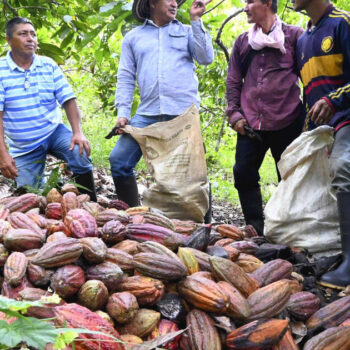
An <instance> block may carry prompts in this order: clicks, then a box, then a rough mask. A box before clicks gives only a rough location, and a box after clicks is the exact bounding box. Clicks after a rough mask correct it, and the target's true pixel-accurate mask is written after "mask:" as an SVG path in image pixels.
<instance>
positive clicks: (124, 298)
mask: <svg viewBox="0 0 350 350" xmlns="http://www.w3.org/2000/svg"><path fill="white" fill-rule="evenodd" d="M106 309H107V312H108V314H109V315H110V316H111V317H112V318H113V319H115V320H116V321H117V322H118V323H120V324H125V323H128V322H130V321H131V320H132V319H133V318H134V317H135V316H136V314H137V311H138V310H139V304H138V303H137V300H136V297H135V296H134V295H133V294H131V293H129V292H121V293H113V294H112V295H111V296H110V297H109V298H108V303H107V306H106Z"/></svg>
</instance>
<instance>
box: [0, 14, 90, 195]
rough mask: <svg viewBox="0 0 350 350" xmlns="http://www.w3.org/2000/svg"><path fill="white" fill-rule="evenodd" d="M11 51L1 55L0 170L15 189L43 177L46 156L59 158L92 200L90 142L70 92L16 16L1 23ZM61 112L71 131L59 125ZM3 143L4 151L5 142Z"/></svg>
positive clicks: (32, 31)
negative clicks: (50, 155) (38, 51)
mask: <svg viewBox="0 0 350 350" xmlns="http://www.w3.org/2000/svg"><path fill="white" fill-rule="evenodd" d="M6 40H7V42H8V44H9V45H10V47H11V51H10V52H9V53H8V54H7V56H6V57H3V58H2V59H0V170H1V174H2V175H3V176H5V177H7V178H11V179H15V180H16V184H17V186H18V187H21V186H25V185H30V186H32V187H34V186H37V185H39V184H40V183H41V181H42V174H43V171H44V167H45V159H46V155H47V154H48V153H49V154H52V155H54V156H55V157H57V158H59V159H62V160H64V161H65V162H67V163H68V166H69V167H70V169H71V170H72V171H73V173H74V175H75V181H76V182H77V183H78V184H80V185H82V186H84V187H86V188H87V189H88V191H86V190H84V189H81V192H84V193H88V194H89V195H90V197H91V199H92V200H96V193H95V185H94V179H93V175H92V164H91V160H90V159H89V155H90V145H89V142H88V140H87V139H86V138H85V136H84V134H83V132H82V130H81V123H80V120H81V116H80V111H79V109H78V107H77V104H76V98H75V95H74V93H73V91H72V89H71V87H70V86H69V84H68V82H67V80H66V78H65V76H64V75H63V73H62V71H61V70H60V69H59V67H58V66H57V64H56V63H55V62H54V61H53V60H52V59H50V58H48V57H43V56H38V55H36V54H35V51H36V49H37V45H38V41H37V37H36V33H35V29H34V27H33V24H32V23H31V22H30V21H29V20H28V19H26V18H22V17H15V18H13V19H12V20H10V21H9V22H8V23H7V25H6ZM57 102H58V103H59V104H60V105H62V106H63V108H64V109H65V111H66V114H67V117H68V120H69V123H70V125H71V127H72V131H71V130H69V129H68V128H67V127H66V126H65V125H64V124H62V113H61V110H60V108H59V106H58V104H57ZM5 136H6V140H7V143H8V150H7V147H6V143H5Z"/></svg>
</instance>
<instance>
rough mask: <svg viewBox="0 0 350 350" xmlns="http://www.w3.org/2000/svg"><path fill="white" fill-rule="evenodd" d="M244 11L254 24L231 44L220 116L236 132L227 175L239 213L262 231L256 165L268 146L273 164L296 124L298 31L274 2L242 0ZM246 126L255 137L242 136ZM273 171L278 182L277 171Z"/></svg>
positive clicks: (298, 120) (298, 109)
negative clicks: (232, 183)
mask: <svg viewBox="0 0 350 350" xmlns="http://www.w3.org/2000/svg"><path fill="white" fill-rule="evenodd" d="M244 11H245V12H246V14H247V17H248V23H253V24H254V25H253V27H252V28H251V29H250V30H249V31H248V32H245V33H243V34H241V35H240V36H239V37H238V38H237V39H236V41H235V43H234V47H233V51H232V55H231V59H230V63H229V67H228V73H227V81H226V85H227V87H226V97H227V101H228V107H227V109H226V114H227V116H228V117H229V124H230V126H231V127H232V128H233V129H234V130H235V131H236V132H237V134H238V135H237V146H236V163H235V165H234V168H233V174H234V181H235V187H236V188H237V190H238V194H239V199H240V202H241V206H242V211H243V215H244V218H245V221H246V224H247V225H252V226H254V228H255V229H256V230H257V231H258V233H259V235H263V232H264V219H263V209H262V197H261V191H260V186H259V180H260V176H259V168H260V166H261V164H262V162H263V160H264V157H265V154H266V152H267V151H268V149H270V150H271V153H272V156H273V158H274V160H275V163H276V164H277V162H278V161H279V159H280V157H281V154H282V152H283V151H284V150H285V148H286V147H287V146H288V145H289V144H290V143H291V142H292V141H293V140H294V139H295V138H296V137H297V136H298V135H299V134H300V132H301V127H302V123H301V113H302V103H301V99H300V89H299V85H298V73H297V67H296V57H295V54H296V43H297V40H298V38H299V36H300V35H301V34H302V32H303V30H302V29H301V28H298V27H295V26H290V25H286V24H284V23H282V22H281V20H280V19H279V18H278V17H277V16H276V12H277V0H247V3H246V6H245V8H244ZM247 127H250V128H251V129H253V130H254V131H255V133H256V134H258V135H259V136H260V138H257V137H253V136H252V135H251V134H247V132H246V130H247ZM277 175H278V179H279V180H280V175H279V173H278V169H277Z"/></svg>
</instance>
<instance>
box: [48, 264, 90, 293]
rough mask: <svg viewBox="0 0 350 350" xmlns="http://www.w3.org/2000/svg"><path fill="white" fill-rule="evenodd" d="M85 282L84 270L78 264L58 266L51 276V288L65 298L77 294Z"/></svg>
mask: <svg viewBox="0 0 350 350" xmlns="http://www.w3.org/2000/svg"><path fill="white" fill-rule="evenodd" d="M84 283H85V274H84V271H83V269H82V268H81V267H79V266H76V265H65V266H62V267H60V268H58V269H57V270H56V272H55V273H54V274H53V276H52V278H51V288H52V289H53V290H54V291H55V292H56V293H57V294H58V295H59V296H60V297H61V298H63V299H66V298H70V297H72V296H73V295H74V294H76V293H77V292H78V291H79V289H80V287H81V286H82V285H83V284H84Z"/></svg>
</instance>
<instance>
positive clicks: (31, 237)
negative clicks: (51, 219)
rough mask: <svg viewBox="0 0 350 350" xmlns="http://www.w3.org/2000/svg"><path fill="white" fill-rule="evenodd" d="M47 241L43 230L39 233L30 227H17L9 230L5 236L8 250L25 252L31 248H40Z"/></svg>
mask: <svg viewBox="0 0 350 350" xmlns="http://www.w3.org/2000/svg"><path fill="white" fill-rule="evenodd" d="M44 241H45V236H44V235H43V234H42V232H40V233H37V232H35V231H33V230H30V229H25V228H17V229H12V230H9V231H8V232H7V234H6V236H5V238H4V245H5V247H6V248H7V249H8V250H16V251H19V252H23V251H25V250H29V249H36V248H40V247H41V246H42V245H43V243H44Z"/></svg>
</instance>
